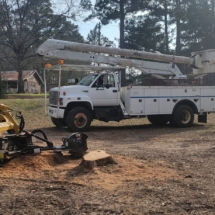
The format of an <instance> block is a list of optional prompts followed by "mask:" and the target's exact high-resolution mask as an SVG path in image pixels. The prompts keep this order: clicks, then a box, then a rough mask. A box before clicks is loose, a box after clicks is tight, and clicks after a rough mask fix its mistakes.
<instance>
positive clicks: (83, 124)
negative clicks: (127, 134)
mask: <svg viewBox="0 0 215 215" xmlns="http://www.w3.org/2000/svg"><path fill="white" fill-rule="evenodd" d="M119 105H120V83H119V80H118V73H117V72H101V73H93V74H89V75H88V76H86V77H85V78H84V79H82V80H81V81H80V82H79V83H77V85H73V86H62V87H60V88H59V87H55V88H52V89H51V90H50V92H49V110H48V115H49V116H50V117H51V118H52V122H53V123H54V124H55V125H56V126H66V125H68V126H69V127H70V128H71V129H73V130H76V131H82V130H85V129H86V128H87V127H89V126H90V124H91V121H92V120H93V119H99V120H102V121H106V122H108V121H110V120H114V121H119V120H120V119H121V118H122V113H121V109H120V108H119ZM119 112H120V113H119Z"/></svg>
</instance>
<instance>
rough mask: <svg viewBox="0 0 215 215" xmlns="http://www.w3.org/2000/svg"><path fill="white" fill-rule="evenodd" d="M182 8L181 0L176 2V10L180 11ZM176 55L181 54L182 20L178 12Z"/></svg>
mask: <svg viewBox="0 0 215 215" xmlns="http://www.w3.org/2000/svg"><path fill="white" fill-rule="evenodd" d="M180 7H181V5H180V0H176V9H177V10H179V8H180ZM176 54H177V55H180V54H181V20H180V16H179V14H178V12H177V15H176Z"/></svg>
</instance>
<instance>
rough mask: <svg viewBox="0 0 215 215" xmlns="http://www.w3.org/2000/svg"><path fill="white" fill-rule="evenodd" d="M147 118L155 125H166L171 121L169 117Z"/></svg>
mask: <svg viewBox="0 0 215 215" xmlns="http://www.w3.org/2000/svg"><path fill="white" fill-rule="evenodd" d="M147 118H148V120H149V122H150V123H152V124H153V125H166V124H167V122H168V121H169V116H168V115H149V116H147Z"/></svg>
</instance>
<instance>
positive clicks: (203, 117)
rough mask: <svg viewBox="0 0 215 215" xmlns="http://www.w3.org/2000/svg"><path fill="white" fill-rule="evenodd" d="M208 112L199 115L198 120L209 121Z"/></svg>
mask: <svg viewBox="0 0 215 215" xmlns="http://www.w3.org/2000/svg"><path fill="white" fill-rule="evenodd" d="M207 118H208V114H207V113H202V114H199V115H198V122H202V123H207Z"/></svg>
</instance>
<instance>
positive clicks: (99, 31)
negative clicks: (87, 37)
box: [98, 22, 101, 46]
mask: <svg viewBox="0 0 215 215" xmlns="http://www.w3.org/2000/svg"><path fill="white" fill-rule="evenodd" d="M98 45H99V46H101V23H100V22H99V25H98Z"/></svg>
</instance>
